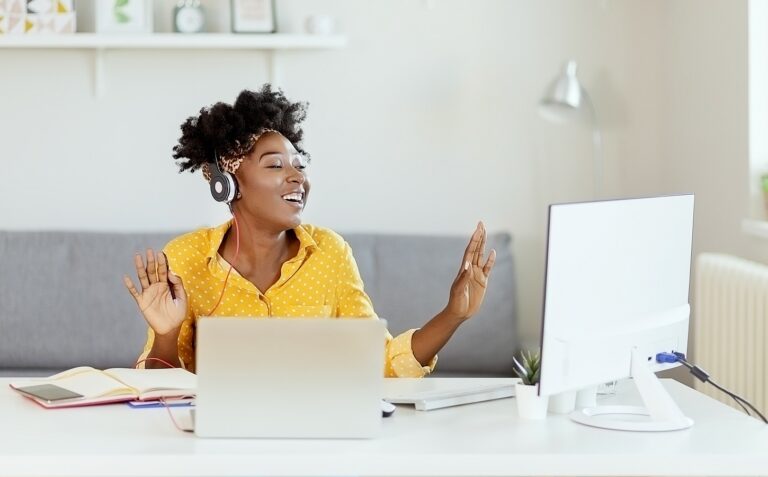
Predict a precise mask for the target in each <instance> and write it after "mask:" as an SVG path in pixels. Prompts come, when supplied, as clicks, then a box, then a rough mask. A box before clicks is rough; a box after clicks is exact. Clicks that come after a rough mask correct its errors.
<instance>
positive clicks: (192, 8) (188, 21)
mask: <svg viewBox="0 0 768 477" xmlns="http://www.w3.org/2000/svg"><path fill="white" fill-rule="evenodd" d="M204 29H205V12H204V11H203V7H202V6H201V5H200V0H180V1H179V2H178V3H177V4H176V7H175V8H174V9H173V31H175V32H176V33H201V32H202V31H203V30H204Z"/></svg>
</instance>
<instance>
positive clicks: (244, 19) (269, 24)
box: [231, 0, 277, 33]
mask: <svg viewBox="0 0 768 477" xmlns="http://www.w3.org/2000/svg"><path fill="white" fill-rule="evenodd" d="M231 12H232V14H231V16H232V32H233V33H275V32H276V31H277V20H276V15H275V0H231Z"/></svg>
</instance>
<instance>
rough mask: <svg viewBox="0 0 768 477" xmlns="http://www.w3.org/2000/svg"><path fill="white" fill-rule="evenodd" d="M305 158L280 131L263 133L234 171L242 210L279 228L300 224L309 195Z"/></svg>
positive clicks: (289, 227) (266, 224)
mask: <svg viewBox="0 0 768 477" xmlns="http://www.w3.org/2000/svg"><path fill="white" fill-rule="evenodd" d="M306 167H307V162H306V159H305V158H304V157H303V156H302V155H301V154H300V153H299V152H298V151H296V148H294V147H293V144H291V142H290V141H289V140H287V139H286V138H284V137H283V136H282V135H281V134H279V133H276V132H268V133H265V134H264V135H262V136H261V137H260V138H259V140H258V141H256V145H255V146H254V149H253V151H252V152H251V153H250V154H249V155H248V156H247V157H246V158H245V159H244V160H243V162H242V163H241V164H240V167H239V168H238V169H237V172H236V173H235V177H236V178H237V182H238V186H239V190H240V194H241V195H242V197H241V198H240V199H239V200H237V201H236V205H237V206H238V208H239V209H240V210H243V211H244V212H246V213H247V214H248V215H249V216H250V217H252V218H254V219H256V220H257V221H258V222H259V223H261V224H263V225H265V226H274V227H275V228H277V229H280V230H288V229H292V228H294V227H296V226H298V225H299V224H301V211H302V210H304V206H305V204H306V203H307V196H308V195H309V178H308V177H307V170H306Z"/></svg>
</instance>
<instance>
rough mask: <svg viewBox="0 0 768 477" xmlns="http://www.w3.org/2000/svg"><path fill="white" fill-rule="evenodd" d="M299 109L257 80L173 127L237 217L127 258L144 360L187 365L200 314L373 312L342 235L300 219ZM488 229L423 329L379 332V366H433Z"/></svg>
mask: <svg viewBox="0 0 768 477" xmlns="http://www.w3.org/2000/svg"><path fill="white" fill-rule="evenodd" d="M305 116H306V105H305V104H303V103H292V102H290V101H288V100H287V99H286V98H285V96H284V95H283V93H282V92H281V91H272V89H271V87H270V85H265V86H264V87H263V88H262V89H261V90H260V91H257V92H252V91H243V92H242V93H240V95H239V96H238V98H237V100H236V101H235V103H234V105H229V104H225V103H217V104H215V105H213V106H212V107H211V108H203V109H202V110H201V111H200V115H199V116H197V117H190V118H189V119H187V121H186V122H185V123H184V124H183V125H182V126H181V130H182V136H181V138H180V140H179V144H178V145H176V146H175V147H174V155H173V157H174V158H175V159H177V160H179V166H180V168H181V171H185V170H188V171H190V172H195V171H196V170H197V169H202V171H203V176H204V177H205V178H206V179H207V180H209V182H210V181H211V178H212V176H213V182H212V186H213V187H212V194H213V195H214V197H215V198H216V199H217V200H220V201H224V202H227V203H228V204H229V207H230V210H231V212H232V215H233V219H232V220H231V221H228V222H226V223H224V224H222V225H220V226H218V227H215V228H208V229H200V230H197V231H195V232H191V233H188V234H186V235H182V236H181V237H177V238H175V239H173V240H172V241H171V242H169V243H168V245H166V247H165V249H164V250H163V252H161V253H159V254H157V255H156V254H155V253H154V252H153V251H152V250H151V249H148V250H147V253H146V264H145V263H144V258H143V257H142V255H141V254H136V256H135V257H134V262H135V266H136V271H137V274H138V278H139V283H140V285H141V291H138V290H137V289H136V287H135V286H134V284H133V282H132V281H131V279H130V278H129V277H128V276H124V277H123V280H124V282H125V286H126V287H127V288H128V290H129V291H130V293H131V295H132V296H133V297H134V299H135V300H136V303H137V305H138V306H139V309H140V310H141V313H142V314H143V316H144V319H146V321H147V323H148V324H149V329H148V331H147V342H146V345H145V347H144V352H143V354H142V356H141V358H140V362H145V363H146V367H161V366H165V365H166V363H167V364H169V365H173V366H183V367H186V368H187V369H190V370H192V371H194V369H195V352H194V343H195V340H194V335H195V323H196V320H197V318H198V317H200V316H217V315H218V316H273V317H301V316H305V317H339V318H341V317H347V318H375V317H376V314H375V312H374V310H373V306H372V304H371V300H370V299H369V298H368V296H367V295H366V293H365V291H364V290H363V282H362V280H361V278H360V274H359V272H358V269H357V265H356V263H355V260H354V258H353V256H352V251H351V250H350V248H349V245H348V244H347V243H346V242H345V241H344V240H343V239H342V238H341V237H340V236H339V235H337V234H336V233H334V232H332V231H330V230H328V229H323V228H320V227H315V226H312V225H306V224H302V223H301V212H302V211H303V209H304V207H305V205H306V203H307V198H308V196H309V191H310V181H309V176H308V174H307V166H308V163H309V155H308V154H307V153H306V152H305V151H304V150H303V149H302V146H301V139H302V135H303V132H302V130H301V128H300V127H299V125H300V123H301V122H302V121H303V120H304V118H305ZM214 161H215V162H214ZM227 173H228V174H231V177H232V178H233V179H232V183H231V184H230V185H231V187H232V191H231V192H230V191H228V190H227V187H226V185H227V184H226V180H227V179H226V177H225V176H226V175H227ZM220 181H224V182H225V183H224V184H223V185H224V186H225V187H224V188H223V189H222V187H221V186H222V184H220V183H219V182H220ZM485 239H486V231H485V228H484V227H483V225H482V223H479V224H478V226H477V228H476V229H475V232H474V233H473V234H472V238H471V240H470V242H469V244H468V245H467V248H466V251H465V252H464V257H463V259H462V262H461V264H462V265H461V267H460V269H459V272H458V274H457V276H456V278H455V280H454V281H453V284H452V286H451V289H450V293H449V297H448V304H447V305H446V307H445V308H444V309H443V310H442V311H441V312H440V313H438V314H437V315H436V316H435V317H434V318H432V319H431V320H430V321H429V322H428V323H427V324H426V325H424V326H423V327H422V328H420V329H416V330H409V331H407V332H405V333H403V334H401V335H399V336H397V337H396V338H392V336H390V335H388V336H387V349H386V371H385V372H386V375H387V376H406V377H421V376H424V375H425V374H427V373H429V372H431V371H432V370H433V369H434V366H435V362H436V360H437V356H436V355H437V352H438V351H439V350H440V349H441V348H442V347H443V346H444V345H445V343H446V342H447V341H448V339H449V338H450V337H451V336H452V335H453V333H454V331H456V329H457V328H458V327H459V325H461V323H463V322H464V321H465V320H467V319H468V318H470V317H471V316H472V315H474V314H475V312H477V310H478V309H479V308H480V305H481V304H482V302H483V297H484V295H485V290H486V286H487V283H488V275H489V274H490V272H491V269H492V268H493V263H494V259H495V251H493V250H492V251H491V253H490V254H489V256H488V258H487V260H485V261H483V260H484V259H483V255H484V246H485Z"/></svg>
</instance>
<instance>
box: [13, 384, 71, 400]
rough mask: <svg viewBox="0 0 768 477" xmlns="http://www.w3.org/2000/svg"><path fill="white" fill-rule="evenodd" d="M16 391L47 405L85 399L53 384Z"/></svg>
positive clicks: (26, 387) (38, 385)
mask: <svg viewBox="0 0 768 477" xmlns="http://www.w3.org/2000/svg"><path fill="white" fill-rule="evenodd" d="M16 390H17V391H19V392H20V393H22V394H26V395H28V396H32V397H36V398H37V399H40V400H41V401H45V402H47V403H48V404H51V403H54V402H57V401H64V400H68V399H72V400H75V399H82V398H84V397H85V396H83V395H82V394H78V393H76V392H74V391H70V390H69V389H64V388H62V387H60V386H56V385H55V384H37V385H35V386H25V387H23V388H16Z"/></svg>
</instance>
